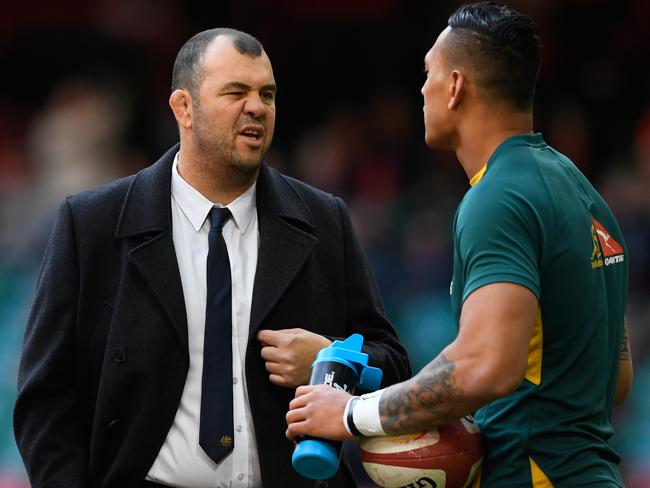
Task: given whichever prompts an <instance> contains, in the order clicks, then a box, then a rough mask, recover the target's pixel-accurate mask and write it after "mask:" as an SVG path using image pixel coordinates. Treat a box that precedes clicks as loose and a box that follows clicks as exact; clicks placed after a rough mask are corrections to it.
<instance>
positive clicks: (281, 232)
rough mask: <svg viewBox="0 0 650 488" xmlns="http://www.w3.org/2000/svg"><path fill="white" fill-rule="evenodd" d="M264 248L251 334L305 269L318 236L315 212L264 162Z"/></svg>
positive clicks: (260, 193) (260, 204) (260, 188)
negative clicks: (314, 221) (315, 233)
mask: <svg viewBox="0 0 650 488" xmlns="http://www.w3.org/2000/svg"><path fill="white" fill-rule="evenodd" d="M257 212H258V218H259V232H260V248H259V253H258V258H257V271H256V272H255V282H254V285H253V303H252V304H251V319H250V327H249V337H253V336H254V334H255V333H256V331H257V329H258V328H259V326H260V324H261V322H262V320H264V318H265V317H266V315H267V314H268V313H269V311H270V310H271V309H272V308H273V306H274V305H275V304H276V302H277V301H278V299H279V298H280V297H281V296H282V294H283V293H284V291H285V290H286V289H287V287H288V286H289V284H290V283H291V281H292V280H293V279H294V277H295V276H296V275H297V274H298V271H300V269H301V268H302V266H303V265H304V263H305V261H306V260H307V257H308V256H309V255H310V253H311V251H312V249H313V247H314V245H315V244H316V243H317V242H318V238H317V237H315V236H314V235H313V233H312V232H313V229H314V224H313V218H312V215H311V212H310V211H309V209H308V208H307V206H306V205H305V203H304V202H303V201H302V199H301V198H300V197H299V196H298V194H297V193H296V191H295V190H294V188H293V187H292V186H291V185H290V184H289V182H288V181H287V179H286V178H285V177H284V176H282V175H280V174H279V173H278V172H277V171H275V170H273V169H271V168H269V167H268V166H267V165H266V164H264V165H262V168H261V170H260V175H259V177H258V180H257Z"/></svg>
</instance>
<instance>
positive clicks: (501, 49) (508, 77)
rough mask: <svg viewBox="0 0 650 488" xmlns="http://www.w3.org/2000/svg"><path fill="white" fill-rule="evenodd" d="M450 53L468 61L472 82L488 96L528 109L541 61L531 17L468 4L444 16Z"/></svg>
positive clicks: (493, 5) (490, 5) (486, 4)
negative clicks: (475, 82)
mask: <svg viewBox="0 0 650 488" xmlns="http://www.w3.org/2000/svg"><path fill="white" fill-rule="evenodd" d="M448 23H449V26H450V27H451V32H450V34H449V39H450V40H451V42H452V51H453V52H455V53H456V55H458V56H464V57H467V58H469V59H470V60H471V62H472V65H473V67H474V69H475V70H476V75H477V77H478V79H477V80H476V81H477V83H478V84H479V85H480V86H481V87H483V88H484V89H486V90H487V92H488V93H489V94H490V95H491V96H493V97H494V98H497V99H501V100H507V101H510V102H512V103H513V104H514V105H515V106H516V107H518V108H523V109H529V108H530V107H532V103H533V98H534V96H535V84H536V83H537V76H538V74H539V67H540V64H541V60H542V42H541V39H540V36H539V31H538V29H537V26H536V25H535V23H534V22H533V20H532V19H531V18H530V17H528V16H527V15H524V14H522V13H520V12H517V11H516V10H514V9H513V8H511V7H509V6H507V5H501V4H498V3H496V2H480V3H473V4H468V5H464V6H462V7H460V8H459V9H458V10H456V11H455V12H454V13H453V14H452V15H451V17H449V21H448Z"/></svg>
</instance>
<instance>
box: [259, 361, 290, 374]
mask: <svg viewBox="0 0 650 488" xmlns="http://www.w3.org/2000/svg"><path fill="white" fill-rule="evenodd" d="M264 367H265V368H266V370H267V371H268V372H269V373H273V374H283V373H284V370H285V368H283V367H282V364H281V363H274V362H273V361H266V362H265V363H264Z"/></svg>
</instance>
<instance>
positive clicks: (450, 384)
mask: <svg viewBox="0 0 650 488" xmlns="http://www.w3.org/2000/svg"><path fill="white" fill-rule="evenodd" d="M454 368H455V363H454V362H453V361H450V360H449V359H447V358H446V357H445V355H444V354H440V355H439V356H438V357H437V358H435V359H434V360H433V361H431V362H430V363H429V364H427V365H426V366H425V367H424V368H422V370H421V371H420V372H419V373H418V374H417V375H415V376H414V377H413V378H411V379H410V380H408V381H405V382H403V383H399V384H397V385H394V386H392V387H390V388H388V389H387V390H386V391H384V394H383V395H382V397H381V401H380V402H379V415H380V418H381V425H382V427H383V429H384V431H385V432H386V433H387V434H397V433H410V432H421V431H424V430H427V429H429V428H431V427H432V426H433V425H440V424H445V423H448V422H450V421H452V420H453V419H455V418H458V417H459V415H457V414H456V413H455V412H454V404H456V403H462V400H463V392H462V390H461V389H460V388H458V387H457V386H456V385H455V379H454Z"/></svg>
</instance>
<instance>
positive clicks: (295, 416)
mask: <svg viewBox="0 0 650 488" xmlns="http://www.w3.org/2000/svg"><path fill="white" fill-rule="evenodd" d="M285 418H286V420H287V425H290V424H295V423H296V422H303V421H304V420H307V419H306V417H305V409H304V408H294V409H292V410H289V411H288V412H287V414H286V415H285Z"/></svg>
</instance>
